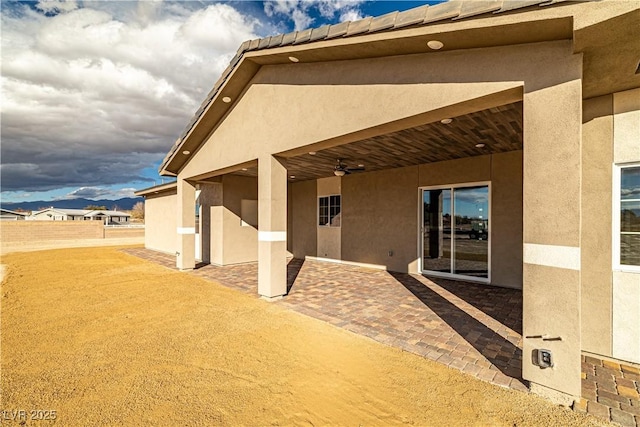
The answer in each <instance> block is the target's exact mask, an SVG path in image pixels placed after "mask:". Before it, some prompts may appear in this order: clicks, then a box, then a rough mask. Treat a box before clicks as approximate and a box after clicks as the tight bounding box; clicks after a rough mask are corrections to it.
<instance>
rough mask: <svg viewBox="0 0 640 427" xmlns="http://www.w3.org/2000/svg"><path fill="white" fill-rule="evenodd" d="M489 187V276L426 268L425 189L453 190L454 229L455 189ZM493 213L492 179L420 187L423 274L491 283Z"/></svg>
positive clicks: (453, 221)
mask: <svg viewBox="0 0 640 427" xmlns="http://www.w3.org/2000/svg"><path fill="white" fill-rule="evenodd" d="M484 186H486V187H487V190H488V194H487V197H488V201H487V203H488V208H489V213H488V215H487V220H488V223H489V232H488V238H487V244H488V250H487V277H477V276H467V275H464V274H458V273H445V272H440V271H433V270H426V269H425V266H424V216H423V215H424V207H423V203H424V191H425V190H426V191H430V190H451V213H452V218H451V228H452V229H454V228H455V226H456V222H455V202H454V191H455V190H457V189H461V188H462V189H464V188H470V187H484ZM492 215H493V192H492V182H491V181H472V182H461V183H456V184H447V185H428V186H423V187H418V268H419V270H420V272H421V273H422V274H425V275H428V276H434V277H442V278H445V279H451V280H464V281H466V282H476V283H486V284H491V283H492V282H491V276H492V270H493V269H492V268H491V266H492V261H491V253H492V250H491V245H492V242H493V238H492V230H493V228H494V227H493V226H492V223H493V222H492V218H491V216H492ZM453 245H454V242H453V241H452V242H451V249H452V251H451V254H452V255H451V257H452V261H451V263H452V266H453V257H454V252H453Z"/></svg>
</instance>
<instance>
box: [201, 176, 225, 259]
mask: <svg viewBox="0 0 640 427" xmlns="http://www.w3.org/2000/svg"><path fill="white" fill-rule="evenodd" d="M198 203H199V204H200V230H199V231H200V235H199V236H197V237H198V238H199V239H200V245H201V246H200V248H201V251H200V253H201V255H202V261H203V262H207V263H214V264H220V263H221V262H222V260H221V259H218V258H217V256H218V252H217V251H216V250H217V249H218V248H221V247H222V233H212V230H218V229H219V228H217V227H219V226H221V225H219V220H220V218H218V215H217V211H216V210H217V209H218V208H219V207H220V206H221V205H222V184H220V183H215V184H200V196H199V197H198ZM218 261H219V262H218Z"/></svg>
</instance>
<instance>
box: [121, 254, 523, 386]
mask: <svg viewBox="0 0 640 427" xmlns="http://www.w3.org/2000/svg"><path fill="white" fill-rule="evenodd" d="M124 251H125V252H127V253H129V254H131V255H134V256H137V257H141V258H144V259H148V260H151V261H154V262H156V263H158V264H161V265H164V266H166V267H168V268H173V269H175V258H174V257H173V256H170V255H167V254H162V253H159V252H155V251H151V250H148V249H140V248H135V249H124ZM190 274H195V275H198V276H200V277H203V278H205V279H209V280H212V281H216V282H219V283H221V284H222V285H224V286H227V287H230V288H233V289H237V290H240V291H242V292H245V293H248V294H252V295H255V296H256V297H257V296H258V294H257V276H258V270H257V264H256V263H251V264H241V265H233V266H225V267H217V266H213V265H208V264H201V265H199V266H198V268H196V270H194V271H193V272H192V273H190ZM288 287H289V293H288V295H287V296H286V297H285V298H283V299H282V300H280V301H277V302H276V304H280V305H282V306H284V307H287V308H288V309H291V310H294V311H297V312H300V313H302V314H305V315H308V316H311V317H315V318H317V319H320V320H323V321H326V322H328V323H331V324H333V325H335V326H338V327H341V328H344V329H347V330H349V331H352V332H354V333H357V334H361V335H365V336H367V337H370V338H372V339H374V340H376V341H379V342H381V343H384V344H387V345H390V346H394V347H398V348H401V349H403V350H405V351H409V352H412V353H415V354H419V355H421V356H423V357H425V358H427V359H430V360H434V361H436V362H438V363H441V364H444V365H447V366H449V367H451V368H454V369H458V370H460V371H463V372H465V373H467V374H469V375H472V376H474V377H477V378H479V379H482V380H485V381H489V382H491V383H494V384H497V385H500V386H504V387H510V388H513V389H516V390H522V391H525V390H527V386H526V385H525V384H526V383H525V381H523V380H522V378H521V366H522V292H521V291H518V290H513V289H504V288H498V287H493V286H487V285H482V284H475V283H470V282H461V281H452V280H445V279H439V278H433V277H424V276H421V275H412V274H404V273H394V272H387V271H381V270H373V269H368V268H362V267H355V266H350V265H343V264H337V263H331V262H323V261H311V260H301V259H295V258H294V259H291V260H290V261H289V265H288Z"/></svg>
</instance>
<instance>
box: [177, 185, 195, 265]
mask: <svg viewBox="0 0 640 427" xmlns="http://www.w3.org/2000/svg"><path fill="white" fill-rule="evenodd" d="M176 217H177V219H178V221H177V222H178V223H177V230H176V231H177V238H178V243H177V245H176V248H177V249H176V267H178V268H179V269H180V270H192V269H194V268H195V266H196V189H195V187H194V186H193V185H191V184H190V183H188V182H187V181H185V180H184V179H178V206H177V212H176Z"/></svg>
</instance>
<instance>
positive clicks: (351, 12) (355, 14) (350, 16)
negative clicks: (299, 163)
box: [340, 9, 364, 22]
mask: <svg viewBox="0 0 640 427" xmlns="http://www.w3.org/2000/svg"><path fill="white" fill-rule="evenodd" d="M362 18H364V16H362V13H360V11H358V10H356V9H347V10H345V11H344V12H342V13H341V14H340V21H342V22H344V21H359V20H360V19H362Z"/></svg>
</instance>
